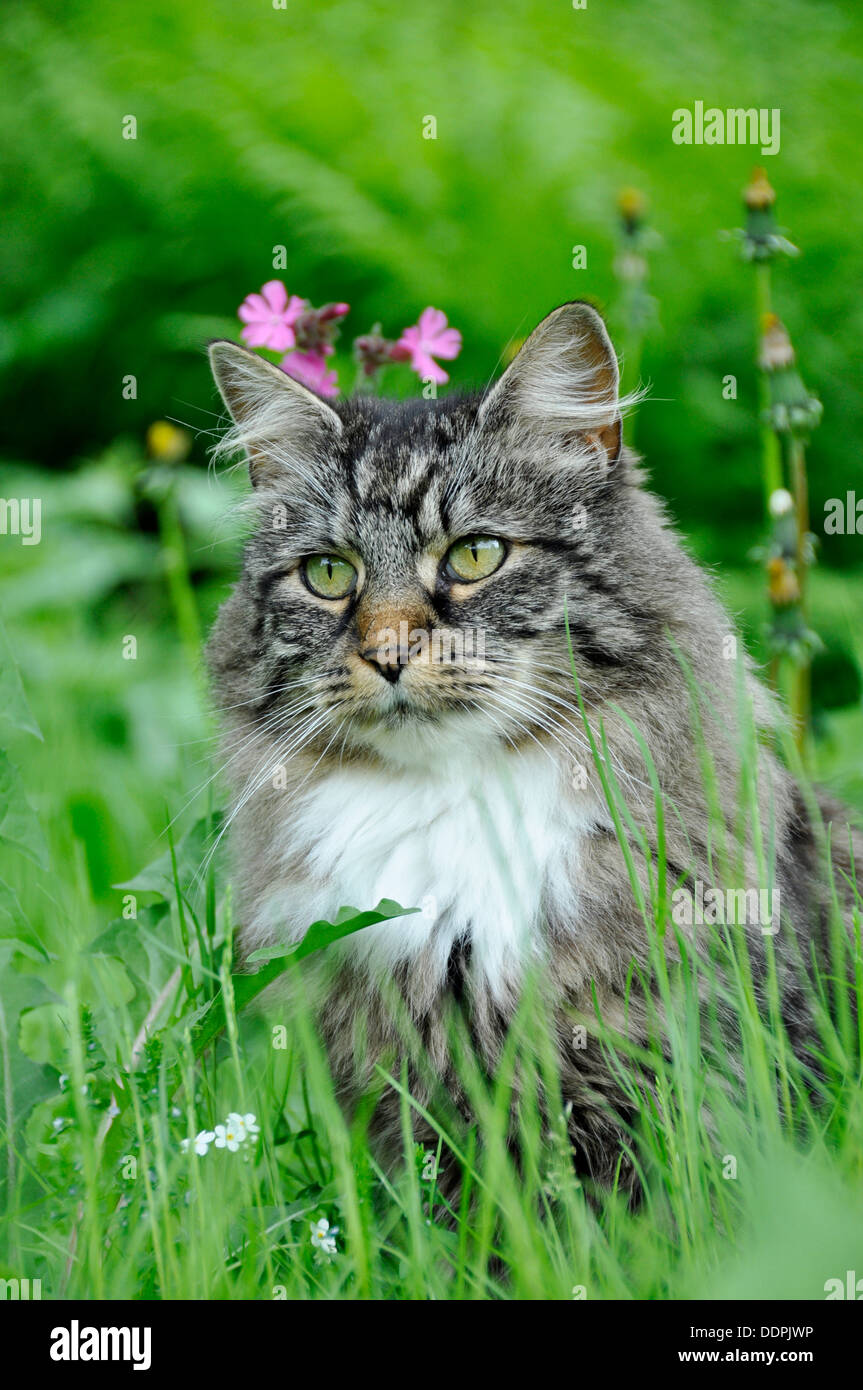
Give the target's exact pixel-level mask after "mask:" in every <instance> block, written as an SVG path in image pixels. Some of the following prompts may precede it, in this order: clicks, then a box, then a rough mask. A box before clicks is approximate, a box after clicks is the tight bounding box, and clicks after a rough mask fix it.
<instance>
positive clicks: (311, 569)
mask: <svg viewBox="0 0 863 1390" xmlns="http://www.w3.org/2000/svg"><path fill="white" fill-rule="evenodd" d="M303 577H304V578H305V581H306V583H307V585H308V586H309V588H310V589H311V591H312V593H313V594H317V595H318V597H319V598H347V596H348V594H351V593H353V591H354V589H355V588H356V585H357V572H356V570H355V569H354V567H353V565H351V564H348V561H347V560H343V559H342V558H341V556H340V555H310V556H309V557H308V559H307V560H304V561H303Z"/></svg>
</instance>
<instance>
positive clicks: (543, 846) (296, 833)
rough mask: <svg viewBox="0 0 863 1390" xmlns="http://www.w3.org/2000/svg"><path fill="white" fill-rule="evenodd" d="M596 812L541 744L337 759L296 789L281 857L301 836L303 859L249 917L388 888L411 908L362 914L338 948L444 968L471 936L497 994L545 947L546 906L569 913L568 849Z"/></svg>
mask: <svg viewBox="0 0 863 1390" xmlns="http://www.w3.org/2000/svg"><path fill="white" fill-rule="evenodd" d="M594 819H595V817H594V814H593V813H592V808H589V807H588V806H586V805H581V806H579V805H577V804H576V803H575V802H574V801H573V799H572V797H571V794H570V795H567V794H566V793H565V791H564V788H563V784H562V774H561V771H560V769H559V767H558V765H557V764H556V763H555V762H554V761H553V760H552V759H551V758H550V757H549V756H548V755H547V754H546V753H545V752H544V751H543V750H542V749H536V750H532V751H530V752H529V753H519V754H515V753H512V752H511V751H505V750H503V749H500V748H498V749H496V750H495V751H493V752H489V753H488V755H487V757H485V758H480V757H470V756H464V755H462V756H461V757H460V758H458V759H455V758H453V759H452V760H448V761H447V762H446V763H445V764H443V765H430V766H423V767H419V768H417V767H398V766H396V767H392V768H382V767H378V768H372V767H369V766H367V765H364V766H362V767H357V766H346V767H344V768H341V769H339V770H337V771H332V772H330V773H328V774H327V775H326V776H325V777H323V778H322V779H321V780H320V781H318V782H316V783H315V785H314V786H313V787H310V788H308V789H307V790H306V791H304V792H303V793H302V795H301V797H300V799H299V800H298V801H297V802H295V804H294V805H293V807H292V808H291V810H290V812H289V813H288V816H287V817H286V820H285V822H284V824H283V826H281V827H280V831H279V833H280V835H282V836H283V837H284V851H283V852H284V856H285V862H287V859H288V856H289V855H291V854H292V853H293V854H295V853H296V851H297V849H302V850H303V851H304V855H305V862H306V863H307V865H309V870H310V871H309V872H308V874H307V875H306V876H305V877H304V879H303V881H302V882H300V883H298V882H297V881H296V879H293V880H292V881H290V882H288V881H285V882H284V883H282V884H278V885H274V886H273V890H272V891H271V893H270V894H269V895H268V897H267V900H266V903H265V906H264V908H263V911H262V913H261V915H260V916H259V917H258V919H257V921H256V923H255V924H254V928H255V935H256V936H258V937H259V939H263V938H264V937H267V936H269V937H272V935H273V934H274V932H275V928H276V923H277V922H278V923H279V924H280V926H281V930H280V931H278V933H277V934H278V935H279V936H281V937H282V939H284V931H285V927H286V926H287V927H288V929H289V931H290V932H291V934H292V935H294V936H297V935H301V934H302V931H303V930H305V927H306V926H308V924H309V923H310V922H311V921H314V920H316V919H318V918H322V917H323V918H327V919H328V920H332V917H333V915H334V914H335V912H337V911H338V909H339V908H340V907H343V906H346V905H349V906H352V907H356V908H359V909H365V908H369V907H374V906H375V905H376V904H377V903H378V902H379V900H380V899H381V898H393V899H395V900H396V901H397V902H399V903H400V904H401V905H402V906H403V907H418V908H422V911H421V912H419V913H417V914H415V915H411V916H407V917H401V918H397V919H393V920H392V921H391V922H382V923H380V924H378V925H377V926H374V927H369V928H366V929H364V930H363V931H361V932H359V933H357V935H356V936H352V937H350V938H348V939H347V940H346V941H345V942H343V943H342V945H341V946H340V948H339V949H340V950H346V951H349V952H351V953H353V954H354V955H355V956H356V957H357V958H359V959H363V960H365V961H367V963H368V964H369V966H370V967H372V968H377V969H383V970H389V969H391V968H392V967H393V966H394V965H396V964H397V963H400V962H405V961H411V960H417V959H418V958H419V957H420V956H422V958H423V962H424V964H425V968H427V969H431V970H432V971H434V972H440V973H441V974H443V972H445V970H446V966H447V962H448V960H449V956H450V952H451V949H452V947H453V945H454V944H455V943H456V942H457V941H458V940H459V939H463V940H469V941H470V943H471V959H472V968H473V969H475V970H477V971H479V972H481V973H482V975H484V976H485V979H486V982H487V984H488V985H489V987H490V988H491V989H492V991H493V992H494V993H495V994H498V995H499V994H502V993H503V992H504V991H505V990H506V988H507V984H508V983H509V982H512V981H514V980H516V979H517V978H518V975H519V974H520V972H521V969H522V967H523V965H524V964H525V962H526V961H527V960H528V959H530V958H531V957H532V956H534V955H536V953H537V952H539V951H541V949H542V923H543V919H544V915H545V913H546V912H547V911H548V909H549V908H550V907H552V906H554V907H555V908H556V909H557V910H558V912H559V913H563V914H565V917H564V920H574V918H575V913H576V906H577V884H578V879H579V860H580V857H581V851H582V847H583V843H584V837H585V835H586V834H587V833H588V831H589V826H590V825H591V823H593V821H594Z"/></svg>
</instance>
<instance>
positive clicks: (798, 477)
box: [789, 434, 812, 763]
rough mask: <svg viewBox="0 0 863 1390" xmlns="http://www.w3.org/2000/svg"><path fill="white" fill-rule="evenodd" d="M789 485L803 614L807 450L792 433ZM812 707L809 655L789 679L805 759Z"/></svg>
mask: <svg viewBox="0 0 863 1390" xmlns="http://www.w3.org/2000/svg"><path fill="white" fill-rule="evenodd" d="M789 458H790V463H791V486H792V490H793V493H794V508H795V512H796V516H797V566H796V568H797V583H798V585H799V588H800V612H801V614H802V615H803V617H804V620H805V617H806V570H807V563H806V537H807V535H808V534H809V485H808V481H807V478H806V450H805V447H804V444H803V441H802V439H799V438H798V437H797V435H794V434H792V436H791V445H790V449H789ZM811 708H812V665H811V660H810V658H809V656H808V655H806V656H803V657H801V659H800V660H799V661H798V662H796V663H795V666H794V674H793V678H792V683H791V714H792V717H793V720H794V741H795V743H796V745H797V748H798V750H799V752H800V756H801V759H802V760H803V762H804V763H805V762H806V760H807V754H808V738H809V723H810V717H811Z"/></svg>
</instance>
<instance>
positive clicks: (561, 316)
mask: <svg viewBox="0 0 863 1390" xmlns="http://www.w3.org/2000/svg"><path fill="white" fill-rule="evenodd" d="M619 384H620V373H619V371H618V366H617V357H616V356H615V352H614V348H613V347H612V344H611V339H610V338H609V336H608V332H607V330H606V327H605V324H604V323H603V321H602V319H601V318H600V316H599V314H598V313H597V312H596V310H595V309H592V308H591V306H590V305H589V304H582V303H580V302H578V301H575V302H573V303H571V304H562V305H561V307H560V308H559V309H555V310H554V311H553V312H552V313H550V314H549V315H548V316H547V318H544V319H543V320H542V322H541V323H540V324H539V326H538V327H537V328H535V329H534V331H533V332H532V333H531V335H530V337H529V338H528V339H527V342H526V343H525V344H524V346H523V347H522V348H521V350H520V351H519V353H518V355H517V356H516V358H515V360H514V361H513V362H512V363H511V364H510V366H509V367H507V369H506V371H505V372H504V374H503V376H502V377H501V378H500V380H499V381H498V382H497V383H496V384H495V385H494V386H493V387H492V388H491V391H490V392H489V393H488V395H487V396H486V397H485V399H484V400H483V402H482V404H481V406H480V410H479V420H480V423H481V424H482V423H484V422H486V421H488V422H495V421H500V422H502V421H510V422H512V423H514V424H524V425H526V426H527V427H528V428H529V429H531V430H533V431H534V432H538V433H539V434H548V435H549V436H557V437H561V436H563V437H567V436H576V435H577V436H580V437H581V438H582V439H586V440H587V441H588V443H590V444H592V445H594V447H596V448H597V449H599V450H601V451H602V453H603V455H604V457H605V459H606V460H607V462H608V463H609V464H614V463H616V462H617V460H618V458H619V457H620V450H621V446H622V424H621V407H622V406H624V405H626V404H627V402H625V401H624V402H622V401H621V400H620V398H619V395H618V391H619Z"/></svg>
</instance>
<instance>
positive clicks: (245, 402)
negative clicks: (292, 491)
mask: <svg viewBox="0 0 863 1390" xmlns="http://www.w3.org/2000/svg"><path fill="white" fill-rule="evenodd" d="M210 366H211V368H212V371H213V376H214V377H215V380H216V385H217V386H218V388H219V391H220V392H221V396H222V400H223V401H224V402H225V405H226V406H227V408H228V410H229V411H230V413H231V418H232V420H233V421H234V428H233V429H232V430H229V431H228V433H227V435H226V436H225V438H224V439H223V440H222V441H221V443H220V444H219V446H218V450H217V452H218V453H219V454H221V455H223V456H225V455H228V454H232V453H236V452H238V451H239V450H240V449H245V451H246V454H247V455H248V459H249V473H250V476H251V479H252V484H253V486H255V487H257V486H259V484H261V483H263V482H275V481H277V480H278V479H279V477H280V476H283V475H284V472H285V471H286V470H290V468H291V466H292V465H294V466H295V467H296V468H297V470H298V471H300V472H302V471H303V460H304V459H306V458H308V455H309V453H310V452H314V450H315V447H316V446H318V447H319V446H320V445H322V444H325V443H326V441H327V438H329V439H336V438H338V436H339V435H340V434H341V431H342V422H341V420H340V419H339V417H338V415H337V414H336V412H335V411H334V410H333V409H332V408H331V407H330V406H328V405H327V404H326V402H325V401H322V400H321V398H320V396H316V395H315V394H314V392H313V391H309V390H307V389H306V387H305V386H302V385H301V384H300V383H299V382H298V381H294V379H293V377H290V376H288V374H287V372H283V371H282V370H281V368H280V367H276V366H275V365H274V364H273V363H272V362H268V361H267V360H266V358H264V357H259V356H258V354H257V353H255V352H249V351H248V350H247V349H246V348H243V347H240V346H239V344H237V343H231V342H227V341H220V342H215V343H211V344H210Z"/></svg>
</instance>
